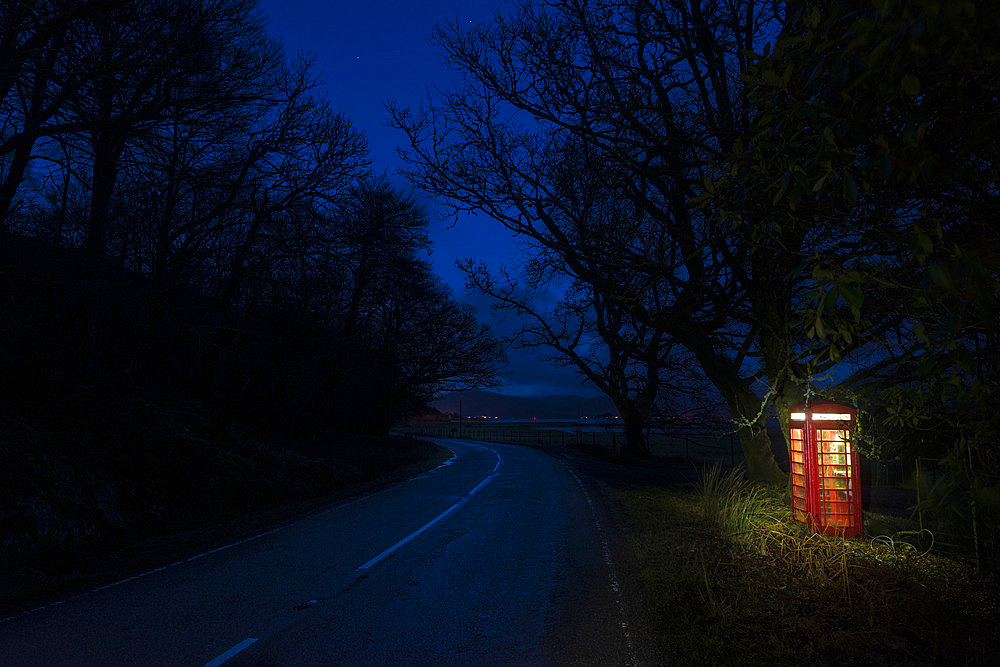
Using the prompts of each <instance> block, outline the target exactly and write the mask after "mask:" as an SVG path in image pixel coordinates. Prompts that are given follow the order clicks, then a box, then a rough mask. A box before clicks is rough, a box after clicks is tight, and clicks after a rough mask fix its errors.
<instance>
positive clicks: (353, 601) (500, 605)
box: [0, 440, 644, 666]
mask: <svg viewBox="0 0 1000 667" xmlns="http://www.w3.org/2000/svg"><path fill="white" fill-rule="evenodd" d="M442 444H444V445H446V446H447V447H449V448H450V449H451V450H452V451H453V452H454V454H455V455H454V456H453V457H452V459H451V460H450V461H449V462H447V463H445V464H443V465H442V466H440V467H438V468H437V469H435V470H433V471H431V472H428V473H425V474H423V475H421V476H419V477H416V478H414V479H411V480H409V481H407V482H403V483H401V484H397V485H395V486H392V487H389V488H387V489H384V490H382V491H379V492H377V493H373V494H370V495H367V496H363V497H361V498H357V499H354V500H351V501H348V502H345V503H341V504H339V505H337V506H335V507H333V508H330V509H328V510H324V511H322V512H319V513H315V514H312V515H310V516H307V517H304V518H302V519H299V520H297V521H294V522H291V523H287V524H283V525H281V526H279V527H277V528H275V529H272V530H270V531H265V532H263V533H261V534H258V535H256V536H253V537H251V538H249V539H247V540H244V541H241V542H239V543H236V544H233V545H227V546H224V547H221V548H219V549H216V550H213V551H211V552H208V553H204V554H200V555H197V556H194V557H193V558H191V559H188V560H185V561H183V562H178V563H174V564H171V565H168V566H166V567H164V568H161V569H159V570H157V571H153V572H151V573H146V574H144V575H141V576H139V577H136V578H133V579H131V580H127V581H123V582H118V583H116V584H112V585H110V586H107V587H104V588H102V589H98V590H96V591H92V592H90V593H86V594H84V595H81V596H77V597H75V598H72V599H70V600H67V601H64V602H61V603H57V604H55V605H49V606H47V607H43V608H40V609H37V610H34V611H31V612H27V613H24V614H20V615H17V616H14V617H11V618H8V619H3V620H2V621H0V665H5V666H16V665H46V666H51V665H74V666H83V665H157V664H164V665H218V664H223V663H224V664H226V665H286V664H289V665H299V664H310V665H373V664H374V665H379V664H411V665H412V664H434V665H442V664H447V665H455V664H476V665H482V664H557V665H558V664H574V665H579V664H594V665H617V664H622V665H625V664H638V663H641V662H644V661H643V659H642V656H641V655H639V653H641V651H638V650H637V644H638V643H639V642H637V641H636V640H635V636H634V635H635V630H634V626H633V625H632V624H631V617H632V616H633V614H632V612H631V610H630V602H629V599H628V598H629V594H628V591H627V590H625V591H624V592H623V588H627V587H623V586H622V582H621V569H620V567H619V566H618V565H617V564H616V559H615V557H613V555H612V554H613V553H614V550H613V549H611V548H609V537H608V533H609V527H608V524H607V519H606V516H605V514H606V512H605V509H604V499H603V497H602V495H601V493H600V492H599V490H597V488H596V486H595V485H594V483H593V482H592V481H591V480H589V479H588V478H585V477H579V476H577V474H576V473H575V472H574V470H573V468H572V467H571V465H569V464H568V463H567V462H565V461H563V460H560V459H557V458H554V457H552V456H550V455H548V454H546V453H544V452H541V451H538V450H533V449H530V448H523V447H516V446H504V445H495V444H490V445H485V444H476V443H471V442H463V441H450V440H449V441H442Z"/></svg>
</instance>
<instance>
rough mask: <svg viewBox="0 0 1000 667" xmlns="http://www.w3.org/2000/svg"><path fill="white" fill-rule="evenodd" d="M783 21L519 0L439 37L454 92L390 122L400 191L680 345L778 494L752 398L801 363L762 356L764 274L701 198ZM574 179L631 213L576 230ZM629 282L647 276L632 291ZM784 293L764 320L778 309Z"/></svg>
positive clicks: (770, 11) (665, 6) (743, 119)
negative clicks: (490, 230)
mask: <svg viewBox="0 0 1000 667" xmlns="http://www.w3.org/2000/svg"><path fill="white" fill-rule="evenodd" d="M779 8H780V5H779V4H778V3H771V2H765V3H754V2H739V3H715V2H701V1H687V0H684V1H682V0H660V1H657V2H647V1H643V2H638V1H632V0H603V1H600V2H585V1H583V0H554V1H552V2H547V3H528V2H525V3H520V4H519V5H518V7H517V10H516V11H515V12H513V13H512V14H511V15H510V16H509V17H498V18H497V19H495V20H494V21H493V22H492V23H491V24H489V25H484V26H478V27H474V28H471V29H465V28H462V27H460V26H457V25H446V26H444V27H441V28H439V29H438V31H437V32H436V34H435V41H436V43H437V44H438V45H439V47H440V48H441V50H442V52H443V54H444V56H445V60H446V63H447V64H448V65H450V66H452V67H454V68H455V69H457V70H459V71H461V72H462V73H463V75H464V76H465V81H464V84H463V85H462V86H461V87H460V88H458V89H457V90H455V91H450V92H444V93H442V94H441V95H440V96H439V97H438V98H437V99H435V100H432V103H431V106H430V107H429V108H427V109H423V110H418V111H415V112H411V111H408V110H404V109H401V108H398V107H396V108H391V109H390V113H391V116H392V120H393V123H394V125H395V126H396V127H398V128H400V129H401V130H403V131H404V132H406V134H407V136H408V138H409V143H410V147H409V149H408V150H407V151H405V157H406V159H407V160H408V162H409V168H408V170H407V173H408V175H409V177H410V178H411V179H412V181H413V183H414V184H416V185H417V186H418V187H421V188H423V189H424V190H426V191H428V192H431V193H434V194H436V195H438V196H441V197H443V198H445V199H446V201H448V202H449V203H450V204H451V206H452V207H453V209H454V210H455V211H461V210H470V209H471V210H480V211H483V212H485V213H487V214H488V215H490V216H491V217H493V218H494V219H496V220H498V221H500V222H501V223H502V224H503V225H505V226H507V227H508V228H509V229H511V230H512V231H515V232H517V233H518V234H521V235H523V236H525V237H527V238H529V239H531V241H532V242H533V243H536V244H538V245H539V246H541V247H543V248H545V249H546V250H547V251H549V252H552V253H555V254H556V255H558V256H559V257H560V258H561V261H562V262H563V263H564V265H565V266H566V267H567V269H568V270H569V271H571V272H572V275H573V277H574V278H575V279H578V280H581V281H583V282H585V283H587V284H589V285H591V286H592V287H593V289H594V290H595V291H596V292H598V293H600V294H602V295H603V296H604V297H605V298H608V299H610V300H614V301H617V302H618V303H620V304H622V305H623V306H624V307H625V308H627V309H628V310H629V311H630V313H631V316H632V317H633V318H635V319H636V320H637V321H642V322H645V323H647V324H648V325H649V326H652V327H653V328H654V329H655V330H658V331H662V332H663V333H664V334H665V335H666V336H668V337H669V338H670V339H671V340H672V341H676V342H677V343H679V344H681V345H682V346H683V347H685V348H686V349H687V350H688V351H689V352H690V353H691V355H692V356H693V357H694V358H695V359H696V360H697V362H698V363H699V364H700V366H701V368H702V371H703V372H704V375H705V376H706V377H707V378H709V379H710V381H711V382H712V383H713V384H714V385H715V386H716V387H717V388H718V390H719V392H720V393H721V394H722V396H723V397H724V398H725V400H726V402H727V404H728V406H729V409H730V412H731V414H732V415H733V417H734V418H735V419H736V420H737V423H738V428H739V433H740V437H741V441H742V443H743V449H744V454H745V457H746V460H747V464H748V468H749V471H750V473H751V475H753V476H754V477H756V478H760V479H770V480H775V481H777V480H783V479H784V476H783V475H782V473H781V472H780V471H779V470H778V468H777V466H776V465H775V463H774V458H773V456H772V454H771V449H770V441H769V440H768V437H767V434H766V429H765V420H766V416H767V415H766V412H765V409H764V407H763V405H762V401H761V397H760V395H759V394H758V391H760V386H761V385H762V384H763V385H764V386H765V387H767V385H768V384H770V385H772V386H773V385H775V384H781V383H782V382H783V379H780V378H784V377H785V375H786V374H785V368H786V367H787V366H788V365H789V363H790V362H791V361H792V358H793V357H792V355H795V354H798V351H795V350H791V349H788V348H787V347H784V346H780V345H775V346H770V347H768V348H765V345H764V344H768V345H769V343H770V339H769V338H768V337H767V336H768V335H769V334H770V333H771V332H769V331H767V330H766V327H767V326H769V323H768V322H766V313H765V312H762V311H759V310H755V309H754V308H751V305H752V304H751V303H750V302H749V300H748V298H747V296H748V294H749V293H751V292H754V293H760V294H767V292H768V288H769V287H770V285H768V284H767V283H766V278H767V276H760V275H757V274H755V273H750V272H747V271H746V270H744V267H745V260H746V255H745V252H743V251H741V250H740V247H741V244H742V243H743V242H744V241H745V240H744V239H740V238H736V237H734V236H733V235H732V234H731V230H730V228H729V227H727V226H726V225H725V224H721V223H718V222H717V221H716V220H715V218H714V217H713V216H711V215H709V214H708V211H706V210H705V209H704V207H703V206H701V205H700V202H699V200H698V199H697V198H698V196H699V195H701V194H702V193H703V192H704V188H705V185H704V184H705V182H706V177H709V176H711V175H712V174H713V170H714V169H716V165H717V164H718V163H719V161H720V160H721V158H722V157H723V156H724V155H725V154H726V152H727V151H728V150H729V149H731V148H732V146H733V144H734V142H736V141H737V139H738V138H739V137H740V136H741V135H742V134H743V133H744V132H745V131H746V130H747V128H748V127H749V114H750V107H749V104H748V102H747V100H746V99H745V98H744V96H743V90H744V87H743V83H742V80H741V76H742V74H743V73H744V72H745V71H746V70H747V67H748V65H749V62H750V57H751V53H752V51H753V50H754V49H758V48H759V47H760V45H761V44H762V43H763V42H764V41H765V40H766V39H768V38H769V37H770V35H771V34H772V33H773V32H774V31H775V30H776V29H777V26H778V23H779V19H780V12H779V11H778V10H779ZM568 151H569V158H570V159H567V155H568ZM581 169H582V170H587V171H589V172H591V173H592V174H593V178H597V179H601V180H603V182H604V183H605V187H606V188H607V189H608V190H609V191H610V192H613V193H614V194H615V196H616V197H617V198H618V199H619V200H620V201H623V202H627V204H628V205H629V206H630V208H631V213H630V215H629V216H616V217H615V218H613V219H612V218H606V217H605V218H599V219H598V220H599V224H596V225H587V226H581V225H580V224H578V221H579V220H580V219H581V218H580V216H574V215H572V212H571V209H572V208H573V207H576V206H578V205H579V204H580V201H579V200H576V199H574V198H572V197H568V196H567V194H566V188H565V187H564V185H565V183H566V171H567V170H581ZM768 270H769V272H770V273H772V274H773V273H774V272H775V271H776V270H777V271H779V272H783V271H785V270H786V269H784V268H783V267H781V266H778V265H774V264H772V265H770V266H769V267H768ZM636 273H641V274H644V275H645V278H644V279H643V280H635V279H629V278H628V276H629V275H634V274H636ZM772 282H773V281H772ZM786 297H787V292H783V293H779V294H778V295H776V297H775V299H773V300H771V299H768V300H767V303H766V305H765V307H766V308H767V309H770V310H771V311H774V312H782V313H783V312H786V311H789V310H790V309H791V307H792V306H791V303H790V302H789V301H788V299H787V298H786Z"/></svg>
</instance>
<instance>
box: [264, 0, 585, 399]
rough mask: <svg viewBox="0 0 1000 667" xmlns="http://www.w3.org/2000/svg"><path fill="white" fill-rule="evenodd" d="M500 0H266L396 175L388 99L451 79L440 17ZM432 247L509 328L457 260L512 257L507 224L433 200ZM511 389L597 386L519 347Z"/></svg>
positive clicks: (283, 35)
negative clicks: (445, 210) (456, 215)
mask: <svg viewBox="0 0 1000 667" xmlns="http://www.w3.org/2000/svg"><path fill="white" fill-rule="evenodd" d="M505 5H506V3H505V2H503V1H502V0H432V1H414V0H398V1H394V0H367V1H363V2H350V3H348V2H330V1H324V0H260V6H261V8H262V10H263V12H264V14H265V15H266V16H267V17H268V18H269V20H270V30H271V33H272V34H273V35H275V36H276V37H278V38H280V39H281V40H282V41H283V42H284V44H285V49H286V51H287V52H288V54H289V55H290V56H291V55H294V54H295V53H298V52H305V53H308V54H310V55H311V56H312V57H313V59H314V61H315V64H316V69H317V70H318V71H319V73H320V74H321V76H322V81H323V84H322V85H323V90H322V92H323V93H324V94H325V95H326V96H327V97H328V99H329V100H330V101H331V103H332V105H333V107H334V108H336V109H338V110H340V111H343V112H344V113H345V114H346V115H347V116H349V117H350V118H351V120H352V121H353V122H354V123H355V124H356V125H357V126H358V127H359V128H360V129H361V130H363V131H364V132H365V133H366V134H367V135H368V139H369V142H370V147H371V152H372V157H373V160H374V167H375V169H376V171H379V172H385V173H387V174H389V175H390V177H391V178H392V180H393V181H394V182H397V183H398V184H400V185H405V184H404V182H403V181H402V180H400V179H399V178H398V177H395V176H393V172H395V170H396V169H397V167H398V166H399V160H398V158H397V156H396V146H397V145H398V144H399V143H400V142H401V141H403V140H404V139H405V137H404V136H403V135H402V133H400V132H397V131H395V130H392V129H390V128H388V127H386V126H385V125H384V123H385V115H386V114H385V109H384V106H383V104H384V103H385V102H387V101H389V100H395V101H397V102H399V103H400V104H401V105H403V106H411V107H416V106H419V105H420V104H421V102H422V101H423V100H424V99H425V98H426V91H427V90H428V88H429V87H434V86H437V87H439V88H445V89H447V88H449V87H450V86H451V85H453V84H454V82H455V80H456V79H455V74H454V73H453V72H451V71H449V70H448V69H447V68H446V67H444V66H443V65H442V64H441V63H440V59H439V57H438V55H437V53H436V50H435V47H434V46H433V45H432V44H431V43H430V36H431V32H432V30H433V28H434V25H435V24H436V23H438V22H443V21H446V20H450V21H459V22H461V23H467V24H470V25H472V24H475V23H483V22H487V21H489V20H490V19H491V18H492V17H493V16H495V15H496V13H497V12H498V11H500V12H502V11H504V10H505ZM426 206H427V210H428V212H429V213H430V219H431V225H430V234H431V239H432V240H433V242H434V252H433V253H432V255H431V257H430V258H429V259H430V261H431V263H432V264H433V266H434V269H435V270H436V271H437V273H438V275H440V276H441V277H442V278H443V279H444V280H445V282H447V283H448V284H449V285H450V286H451V287H452V289H453V290H454V292H455V294H456V296H457V297H458V298H459V299H460V300H463V301H466V302H469V303H473V304H474V305H476V306H477V311H478V312H479V313H480V317H481V318H482V319H483V320H484V321H486V322H487V323H489V324H490V325H491V326H493V327H494V328H495V329H496V330H497V331H498V332H501V333H504V332H505V330H507V329H509V324H505V323H502V322H493V321H491V320H490V313H489V309H488V306H487V305H486V304H485V303H484V302H483V301H482V300H481V299H479V298H477V297H476V296H473V295H469V294H467V293H466V291H465V288H464V284H463V281H462V277H461V274H460V273H459V272H458V271H457V270H456V269H455V266H454V263H455V260H456V259H459V258H461V257H474V258H476V259H481V260H484V261H486V262H487V263H488V264H490V265H494V266H495V265H496V264H498V263H501V262H509V261H511V260H512V259H514V258H516V246H515V244H514V242H513V239H512V236H511V234H510V232H508V231H507V230H505V229H503V228H502V227H501V226H500V225H499V224H498V223H495V222H493V221H491V220H488V219H486V218H484V217H483V216H481V215H480V216H465V217H463V218H462V219H460V220H459V221H458V223H457V224H456V225H454V226H450V225H449V223H448V221H445V220H442V219H441V216H440V214H439V210H438V208H437V207H436V206H435V204H434V202H432V201H428V202H426ZM503 391H504V392H505V393H515V394H536V395H537V394H548V393H570V394H587V395H594V394H596V393H598V392H596V391H595V390H593V389H592V388H590V387H584V386H582V385H581V384H580V379H579V377H578V376H577V375H576V373H575V372H574V371H571V370H568V369H555V368H552V367H551V366H550V365H549V364H543V363H541V362H539V361H537V358H536V357H535V355H534V354H533V353H530V352H526V351H513V352H512V353H511V374H510V376H509V377H508V378H507V386H506V387H505V388H504V389H503Z"/></svg>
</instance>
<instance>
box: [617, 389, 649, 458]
mask: <svg viewBox="0 0 1000 667" xmlns="http://www.w3.org/2000/svg"><path fill="white" fill-rule="evenodd" d="M615 407H617V408H618V414H619V415H620V416H621V418H622V423H623V424H624V426H625V444H624V446H623V447H622V452H621V454H622V456H623V457H625V458H645V457H648V456H649V443H648V442H647V441H646V436H645V434H644V433H643V432H642V430H643V426H644V425H645V417H646V414H645V413H644V412H643V411H642V410H640V409H638V408H637V407H636V406H635V405H634V404H633V403H632V402H631V401H620V402H617V403H616V406H615Z"/></svg>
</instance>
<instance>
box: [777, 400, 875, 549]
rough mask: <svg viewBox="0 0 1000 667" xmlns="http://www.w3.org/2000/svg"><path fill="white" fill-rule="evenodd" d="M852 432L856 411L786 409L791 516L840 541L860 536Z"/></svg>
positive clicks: (823, 406) (831, 405)
mask: <svg viewBox="0 0 1000 667" xmlns="http://www.w3.org/2000/svg"><path fill="white" fill-rule="evenodd" d="M856 429H857V412H856V411H855V410H854V409H853V408H851V407H848V406H846V405H838V404H836V403H819V404H815V405H810V406H806V405H794V406H792V407H791V409H790V410H789V416H788V433H789V443H790V449H791V451H790V459H791V460H790V463H791V471H790V474H791V482H792V515H793V516H794V517H795V519H796V520H797V521H801V522H803V523H805V524H806V525H808V526H810V527H811V528H812V529H813V530H815V531H817V532H820V533H826V534H827V535H838V536H843V537H855V536H857V535H861V534H862V532H863V531H862V523H861V467H860V461H859V460H858V453H857V451H856V450H855V448H854V433H855V431H856Z"/></svg>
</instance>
